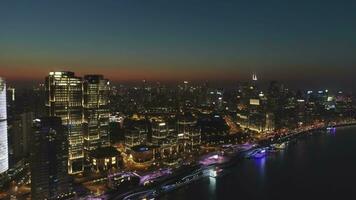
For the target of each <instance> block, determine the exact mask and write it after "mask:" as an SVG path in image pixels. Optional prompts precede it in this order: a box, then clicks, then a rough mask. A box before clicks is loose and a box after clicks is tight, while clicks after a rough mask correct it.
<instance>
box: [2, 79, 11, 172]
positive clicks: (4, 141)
mask: <svg viewBox="0 0 356 200" xmlns="http://www.w3.org/2000/svg"><path fill="white" fill-rule="evenodd" d="M6 119H7V114H6V84H5V81H4V80H3V79H2V78H0V173H3V172H5V171H6V170H8V168H9V156H8V144H7V143H8V142H7V120H6Z"/></svg>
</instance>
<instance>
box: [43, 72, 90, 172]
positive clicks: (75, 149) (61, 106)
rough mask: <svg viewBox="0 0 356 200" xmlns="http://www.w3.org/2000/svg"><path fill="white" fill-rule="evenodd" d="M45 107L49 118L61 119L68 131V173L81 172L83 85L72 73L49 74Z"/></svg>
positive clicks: (82, 151)
mask: <svg viewBox="0 0 356 200" xmlns="http://www.w3.org/2000/svg"><path fill="white" fill-rule="evenodd" d="M45 87H46V89H45V90H46V107H47V109H48V114H49V116H56V117H60V118H61V119H62V124H63V125H65V126H66V128H67V130H68V141H69V147H68V154H69V158H68V159H69V160H68V173H70V174H74V173H79V172H82V171H83V161H84V149H83V144H84V142H83V130H82V124H83V84H82V79H81V78H79V77H76V76H75V74H74V73H73V72H50V73H49V76H48V77H46V84H45Z"/></svg>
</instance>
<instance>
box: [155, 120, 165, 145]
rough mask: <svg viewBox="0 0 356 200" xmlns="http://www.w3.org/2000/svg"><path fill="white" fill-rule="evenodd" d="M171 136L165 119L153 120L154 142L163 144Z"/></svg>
mask: <svg viewBox="0 0 356 200" xmlns="http://www.w3.org/2000/svg"><path fill="white" fill-rule="evenodd" d="M168 136H169V129H168V125H167V123H166V122H164V121H154V122H152V144H153V145H163V144H164V143H165V142H166V139H167V137H168Z"/></svg>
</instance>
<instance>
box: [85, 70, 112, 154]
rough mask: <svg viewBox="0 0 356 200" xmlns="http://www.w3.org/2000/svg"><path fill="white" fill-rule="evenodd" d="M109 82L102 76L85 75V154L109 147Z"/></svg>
mask: <svg viewBox="0 0 356 200" xmlns="http://www.w3.org/2000/svg"><path fill="white" fill-rule="evenodd" d="M109 94H110V82H109V80H107V79H104V77H103V76H102V75H86V76H84V80H83V110H84V123H83V134H84V150H85V152H86V153H87V154H89V152H90V151H93V150H96V149H97V148H100V147H108V146H110V137H109V117H110V111H109Z"/></svg>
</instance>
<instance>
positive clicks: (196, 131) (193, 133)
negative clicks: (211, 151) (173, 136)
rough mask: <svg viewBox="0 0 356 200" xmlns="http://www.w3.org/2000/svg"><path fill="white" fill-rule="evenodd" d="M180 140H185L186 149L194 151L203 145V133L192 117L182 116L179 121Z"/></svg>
mask: <svg viewBox="0 0 356 200" xmlns="http://www.w3.org/2000/svg"><path fill="white" fill-rule="evenodd" d="M177 131H178V139H180V140H184V149H185V148H188V149H189V150H191V149H194V148H195V147H197V146H198V145H200V143H201V131H200V128H199V127H198V126H197V120H196V119H195V118H194V117H193V116H192V115H182V116H179V117H178V119H177Z"/></svg>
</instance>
